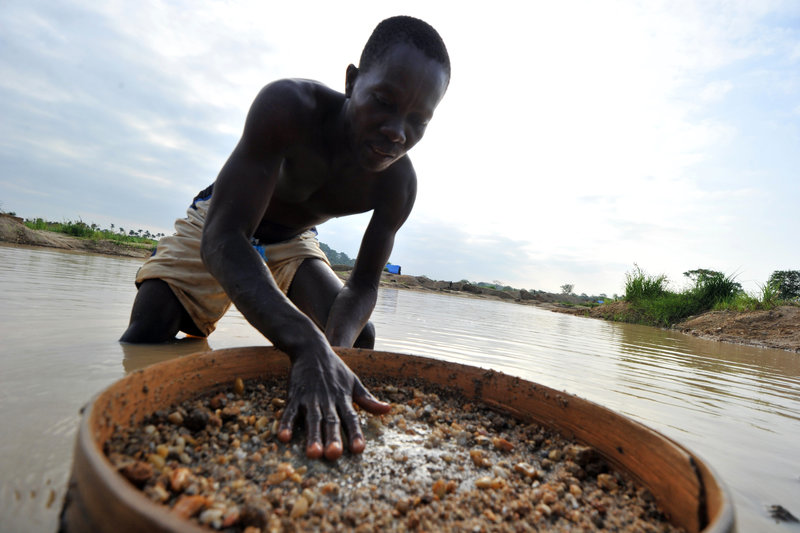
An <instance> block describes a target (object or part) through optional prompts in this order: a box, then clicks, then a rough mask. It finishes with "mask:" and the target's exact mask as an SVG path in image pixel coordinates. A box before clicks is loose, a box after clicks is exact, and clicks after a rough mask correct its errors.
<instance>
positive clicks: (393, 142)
mask: <svg viewBox="0 0 800 533" xmlns="http://www.w3.org/2000/svg"><path fill="white" fill-rule="evenodd" d="M449 83H450V59H449V57H448V55H447V50H446V48H445V46H444V43H443V42H442V39H441V37H439V34H438V33H436V30H434V29H433V28H432V27H431V26H430V25H428V24H427V23H425V22H423V21H421V20H418V19H415V18H411V17H393V18H390V19H386V20H384V21H383V22H381V23H380V24H378V26H377V27H376V28H375V30H374V31H373V33H372V36H371V37H370V38H369V40H368V41H367V44H366V46H365V47H364V52H363V53H362V55H361V62H360V67H359V68H356V67H355V66H354V65H350V66H349V67H348V68H347V79H346V83H345V95H346V96H347V97H348V99H349V100H348V105H347V112H346V117H347V122H348V129H349V131H350V136H351V142H352V146H353V149H354V151H355V153H356V156H357V158H358V159H359V161H360V163H361V164H362V166H364V167H365V168H368V169H370V170H375V171H382V170H385V169H387V168H388V167H389V166H391V165H392V164H394V163H395V162H396V161H398V160H399V159H401V158H402V157H404V156H405V154H406V153H407V152H408V151H409V150H410V149H411V148H412V147H413V146H414V145H415V144H416V143H417V142H419V140H420V139H422V136H423V135H424V133H425V128H426V127H427V125H428V122H429V121H430V120H431V117H433V112H434V110H435V109H436V106H437V105H438V104H439V101H440V100H441V99H442V97H443V96H444V93H445V91H446V90H447V86H448V84H449Z"/></svg>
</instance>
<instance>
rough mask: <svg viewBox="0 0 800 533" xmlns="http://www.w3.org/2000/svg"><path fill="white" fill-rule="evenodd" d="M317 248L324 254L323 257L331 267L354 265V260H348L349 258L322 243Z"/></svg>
mask: <svg viewBox="0 0 800 533" xmlns="http://www.w3.org/2000/svg"><path fill="white" fill-rule="evenodd" d="M319 247H320V248H322V251H323V252H325V256H326V257H327V258H328V261H330V263H331V264H332V265H347V266H353V265H355V264H356V260H355V259H350V257H349V256H348V255H347V254H346V253H344V252H337V251H336V250H334V249H333V248H331V247H330V246H328V245H327V244H325V243H324V242H320V243H319Z"/></svg>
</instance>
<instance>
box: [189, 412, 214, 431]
mask: <svg viewBox="0 0 800 533" xmlns="http://www.w3.org/2000/svg"><path fill="white" fill-rule="evenodd" d="M208 418H209V417H208V411H206V410H205V409H200V408H199V407H195V408H194V409H192V410H191V411H189V414H188V416H187V417H186V420H184V426H186V429H189V430H191V431H202V430H204V429H205V428H206V425H207V424H208Z"/></svg>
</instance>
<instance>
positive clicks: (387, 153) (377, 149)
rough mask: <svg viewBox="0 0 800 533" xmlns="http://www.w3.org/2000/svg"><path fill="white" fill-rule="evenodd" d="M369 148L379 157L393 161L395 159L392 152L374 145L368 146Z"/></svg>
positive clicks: (394, 154)
mask: <svg viewBox="0 0 800 533" xmlns="http://www.w3.org/2000/svg"><path fill="white" fill-rule="evenodd" d="M369 147H370V149H372V151H373V152H374V153H376V154H377V155H379V156H381V157H385V158H386V159H394V158H395V157H397V154H396V153H395V152H394V151H393V150H389V149H384V148H380V147H378V146H375V145H374V144H370V145H369Z"/></svg>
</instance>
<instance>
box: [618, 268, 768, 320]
mask: <svg viewBox="0 0 800 533" xmlns="http://www.w3.org/2000/svg"><path fill="white" fill-rule="evenodd" d="M623 299H624V300H625V301H627V302H628V303H629V310H628V311H627V312H625V313H618V314H616V315H615V316H614V319H615V320H619V321H622V322H633V323H638V324H647V325H652V326H660V327H670V326H672V325H674V324H677V323H678V322H681V321H683V320H685V319H687V318H689V317H690V316H693V315H698V314H700V313H704V312H706V311H710V310H718V309H729V310H735V311H752V310H759V309H771V308H773V307H775V306H776V305H780V304H781V303H783V302H782V301H781V300H779V299H778V291H777V289H776V288H775V287H773V286H771V285H769V284H767V285H764V286H763V287H762V288H761V294H760V295H757V296H752V295H749V294H747V293H746V292H745V291H743V290H742V287H741V285H740V284H739V283H738V282H736V280H735V277H734V276H726V275H724V274H722V273H720V272H713V271H708V273H704V274H702V275H700V276H698V277H697V279H695V281H694V285H693V286H691V287H689V288H687V289H685V290H683V291H672V290H670V289H669V280H668V279H667V277H666V276H665V275H663V274H662V275H657V276H651V275H649V274H647V273H646V272H645V271H644V270H642V269H641V268H639V266H638V265H634V269H633V271H631V272H628V273H626V280H625V296H624V297H623Z"/></svg>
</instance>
